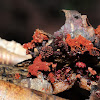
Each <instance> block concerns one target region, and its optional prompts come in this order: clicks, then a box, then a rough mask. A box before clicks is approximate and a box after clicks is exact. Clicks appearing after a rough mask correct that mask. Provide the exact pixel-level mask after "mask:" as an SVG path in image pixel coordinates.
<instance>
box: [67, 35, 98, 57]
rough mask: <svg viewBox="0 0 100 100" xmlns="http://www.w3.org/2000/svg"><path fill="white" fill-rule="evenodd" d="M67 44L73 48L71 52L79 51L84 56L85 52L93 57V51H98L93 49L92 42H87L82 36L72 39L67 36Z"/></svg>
mask: <svg viewBox="0 0 100 100" xmlns="http://www.w3.org/2000/svg"><path fill="white" fill-rule="evenodd" d="M66 43H67V44H68V45H69V46H70V47H71V51H74V52H76V53H77V52H78V51H79V52H81V53H82V54H83V53H84V52H86V51H89V53H90V54H91V55H93V54H92V51H93V50H96V49H97V48H95V47H93V44H92V43H91V41H89V40H87V39H86V38H84V37H83V36H81V35H79V36H78V37H75V38H74V39H71V36H70V34H67V38H66Z"/></svg>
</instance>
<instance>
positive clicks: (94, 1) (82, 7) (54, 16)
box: [0, 0, 100, 44]
mask: <svg viewBox="0 0 100 100" xmlns="http://www.w3.org/2000/svg"><path fill="white" fill-rule="evenodd" d="M62 9H68V10H78V11H79V12H80V13H82V14H86V15H87V16H88V18H89V22H90V23H91V24H92V25H93V27H94V28H96V27H97V26H98V25H99V24H100V13H99V12H100V0H0V37H2V38H4V39H7V40H15V41H17V42H20V43H22V44H23V43H25V42H28V41H30V40H31V39H32V35H33V32H34V31H35V29H36V28H39V29H42V30H44V31H46V32H48V33H51V34H53V32H54V31H56V30H58V29H59V28H60V27H61V26H62V25H63V24H64V22H65V17H64V13H63V12H62V11H61V10H62Z"/></svg>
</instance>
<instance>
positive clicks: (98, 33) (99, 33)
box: [94, 25, 100, 35]
mask: <svg viewBox="0 0 100 100" xmlns="http://www.w3.org/2000/svg"><path fill="white" fill-rule="evenodd" d="M94 31H95V34H96V35H100V25H99V26H98V27H97V28H96V29H94Z"/></svg>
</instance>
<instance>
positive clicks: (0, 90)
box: [0, 80, 66, 100]
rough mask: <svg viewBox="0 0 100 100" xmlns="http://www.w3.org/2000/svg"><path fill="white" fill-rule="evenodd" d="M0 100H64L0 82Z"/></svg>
mask: <svg viewBox="0 0 100 100" xmlns="http://www.w3.org/2000/svg"><path fill="white" fill-rule="evenodd" d="M0 100H66V99H63V98H60V97H57V96H54V95H48V94H45V93H42V92H39V91H36V90H30V89H28V88H23V87H20V86H17V85H14V84H12V83H9V82H5V81H1V80H0Z"/></svg>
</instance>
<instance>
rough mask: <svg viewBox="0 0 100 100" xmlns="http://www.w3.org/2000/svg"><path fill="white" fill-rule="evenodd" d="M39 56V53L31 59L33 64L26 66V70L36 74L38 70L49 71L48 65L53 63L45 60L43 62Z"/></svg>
mask: <svg viewBox="0 0 100 100" xmlns="http://www.w3.org/2000/svg"><path fill="white" fill-rule="evenodd" d="M41 58H42V57H41V55H39V56H38V57H36V58H35V59H34V61H33V64H32V65H30V66H29V67H28V72H29V73H31V75H34V76H37V74H38V71H39V70H41V71H50V68H49V66H50V65H51V64H53V63H52V62H50V63H48V62H46V61H44V62H43V61H42V60H41Z"/></svg>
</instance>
